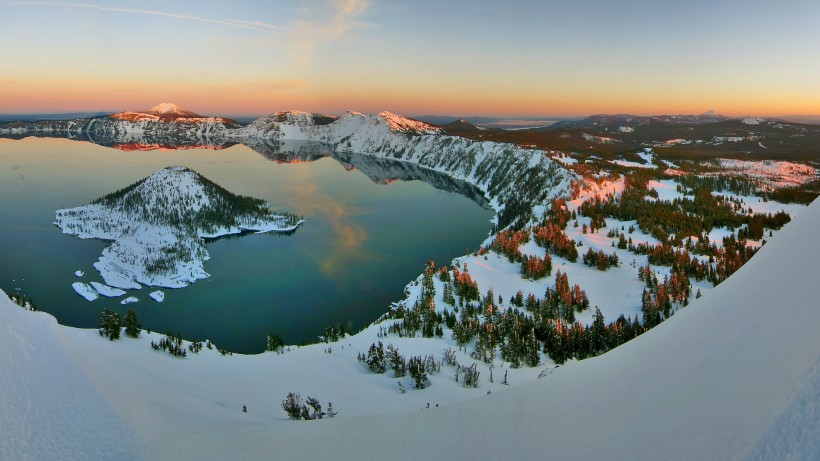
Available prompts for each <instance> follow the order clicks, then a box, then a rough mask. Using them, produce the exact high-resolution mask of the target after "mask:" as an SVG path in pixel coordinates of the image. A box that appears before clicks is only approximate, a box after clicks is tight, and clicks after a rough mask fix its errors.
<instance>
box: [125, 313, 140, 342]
mask: <svg viewBox="0 0 820 461" xmlns="http://www.w3.org/2000/svg"><path fill="white" fill-rule="evenodd" d="M141 331H142V329H141V328H140V323H139V320H137V313H136V312H134V311H133V310H132V309H128V312H126V313H125V334H126V335H128V336H130V337H132V338H137V337H139V335H140V332H141Z"/></svg>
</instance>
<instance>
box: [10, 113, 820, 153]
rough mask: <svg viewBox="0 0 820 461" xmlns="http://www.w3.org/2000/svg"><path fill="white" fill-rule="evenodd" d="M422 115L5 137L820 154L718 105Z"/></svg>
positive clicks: (171, 123)
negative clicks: (434, 142)
mask: <svg viewBox="0 0 820 461" xmlns="http://www.w3.org/2000/svg"><path fill="white" fill-rule="evenodd" d="M420 119H423V120H419V119H411V118H407V117H404V116H401V115H397V114H393V113H390V112H382V113H380V114H377V115H365V114H361V113H358V112H353V111H349V112H346V113H345V114H343V115H342V116H336V115H329V114H317V113H309V112H301V111H294V110H291V111H283V112H275V113H272V114H268V115H264V116H262V117H259V118H257V119H255V120H253V121H251V122H250V123H247V124H243V123H239V122H237V121H236V120H234V119H231V118H227V117H206V116H201V115H199V114H196V113H194V112H191V111H189V110H186V109H183V108H181V107H179V106H176V105H175V104H172V103H162V104H159V105H157V106H155V107H152V108H151V109H148V110H141V111H125V112H119V113H116V114H111V115H96V116H93V117H78V118H65V119H61V120H54V119H42V120H18V121H14V122H0V137H5V138H14V139H20V138H24V137H27V136H40V137H62V138H69V139H76V140H85V141H90V142H93V143H96V144H100V145H105V146H110V147H115V148H119V149H123V150H150V149H156V148H162V147H166V148H202V147H206V148H213V149H220V148H224V147H228V146H231V145H234V144H237V143H244V144H248V145H254V146H260V148H261V149H263V150H270V149H268V147H267V146H266V143H268V144H269V143H270V142H275V143H280V142H283V141H285V140H289V141H310V142H318V143H325V144H331V145H334V146H336V147H335V148H336V149H337V150H338V149H347V148H348V147H349V148H351V149H353V148H354V144H352V141H353V140H356V141H357V142H359V143H360V144H362V145H363V146H366V147H367V148H368V149H372V148H373V145H374V144H378V143H389V144H390V146H391V147H392V146H393V145H396V143H401V142H403V141H401V142H400V141H398V139H399V138H402V137H407V136H411V137H412V136H422V135H442V136H458V137H462V138H467V139H469V140H473V141H495V142H500V143H513V144H516V145H519V146H525V147H537V148H541V149H545V150H554V151H564V152H576V153H580V154H589V155H592V154H594V155H603V156H610V155H632V154H634V153H635V152H636V151H639V150H643V149H645V148H652V149H654V150H655V151H656V152H659V153H662V154H667V155H669V156H673V157H684V158H704V157H707V158H714V157H733V158H758V159H783V160H804V161H805V160H811V161H815V162H818V161H820V154H819V153H818V151H817V146H818V145H820V126H816V125H807V124H799V123H793V122H787V121H783V120H774V119H772V120H766V119H760V118H754V117H746V118H730V117H726V116H723V115H719V114H717V113H715V112H714V111H708V112H704V113H702V114H699V115H657V116H638V115H630V114H614V115H609V114H600V115H593V116H590V117H586V118H584V119H580V120H558V121H550V120H542V119H524V120H504V119H498V118H489V117H473V118H455V119H454V118H452V117H445V116H426V117H420ZM445 122H446V123H445ZM388 135H390V136H389V137H386V136H388ZM396 136H398V138H397V137H396ZM388 138H389V140H388ZM260 141H264V142H260ZM254 148H256V147H254Z"/></svg>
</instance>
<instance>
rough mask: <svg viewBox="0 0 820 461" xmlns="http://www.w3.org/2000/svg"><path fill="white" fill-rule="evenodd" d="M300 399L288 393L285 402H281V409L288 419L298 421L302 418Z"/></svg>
mask: <svg viewBox="0 0 820 461" xmlns="http://www.w3.org/2000/svg"><path fill="white" fill-rule="evenodd" d="M303 407H304V405H303V404H302V397H301V396H300V395H299V394H294V393H293V392H288V396H287V397H286V398H285V400H282V409H283V410H285V413H287V414H288V417H289V418H290V419H299V418H301V417H302V408H303Z"/></svg>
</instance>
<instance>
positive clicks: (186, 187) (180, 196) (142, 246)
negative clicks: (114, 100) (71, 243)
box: [54, 166, 303, 289]
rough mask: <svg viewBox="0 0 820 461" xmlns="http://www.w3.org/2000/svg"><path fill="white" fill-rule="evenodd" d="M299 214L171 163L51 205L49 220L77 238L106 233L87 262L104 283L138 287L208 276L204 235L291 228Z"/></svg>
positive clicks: (184, 283)
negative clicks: (86, 200)
mask: <svg viewBox="0 0 820 461" xmlns="http://www.w3.org/2000/svg"><path fill="white" fill-rule="evenodd" d="M302 222H303V220H301V219H298V218H296V217H295V216H293V215H290V214H287V213H285V214H277V213H275V212H273V211H271V210H270V209H268V207H267V205H266V204H265V202H264V201H263V200H260V199H257V198H253V197H246V196H241V195H234V194H232V193H230V192H228V191H227V190H225V189H223V188H222V187H220V186H219V185H217V184H215V183H214V182H212V181H210V180H208V179H206V178H205V177H203V176H202V175H200V174H199V173H197V172H195V171H192V170H190V169H188V168H185V167H179V166H172V167H167V168H163V169H162V170H160V171H158V172H156V173H154V174H153V175H151V176H149V177H147V178H145V179H143V180H140V181H137V182H136V183H134V184H132V185H130V186H128V187H125V188H123V189H121V190H118V191H116V192H113V193H111V194H108V195H106V196H104V197H101V198H99V199H97V200H95V201H94V202H92V203H91V204H89V205H85V206H81V207H77V208H69V209H62V210H57V212H56V219H55V221H54V224H56V225H57V226H58V227H59V228H60V229H61V230H62V231H63V233H66V234H72V235H76V236H78V237H80V238H83V239H87V238H97V239H102V240H110V241H112V242H113V243H111V245H109V246H108V247H106V248H105V249H104V250H103V253H102V256H101V257H100V259H99V260H98V261H97V262H96V263H94V267H95V268H96V269H97V270H98V271H99V272H100V275H102V277H103V279H104V280H105V283H106V284H107V285H110V286H112V287H117V288H124V289H138V288H140V287H141V285H149V286H158V287H166V288H182V287H185V286H187V285H188V284H190V283H193V282H195V281H196V280H199V279H203V278H206V277H208V276H209V274H208V273H207V272H205V269H204V267H203V265H204V263H205V261H207V260H208V259H209V255H208V251H207V249H206V248H205V245H204V240H203V239H205V238H216V237H220V236H223V235H228V234H239V233H243V232H248V231H252V232H257V233H262V232H293V231H294V230H296V228H297V227H299V225H300V224H302Z"/></svg>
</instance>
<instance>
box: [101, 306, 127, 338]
mask: <svg viewBox="0 0 820 461" xmlns="http://www.w3.org/2000/svg"><path fill="white" fill-rule="evenodd" d="M97 328H98V330H99V332H100V336H104V337H107V338H108V339H109V340H111V341H113V340H115V339H120V331H121V328H122V324H121V322H120V314H119V313H118V312H116V311H109V310H108V309H103V310H102V312H100V320H99V323H98V324H97Z"/></svg>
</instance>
